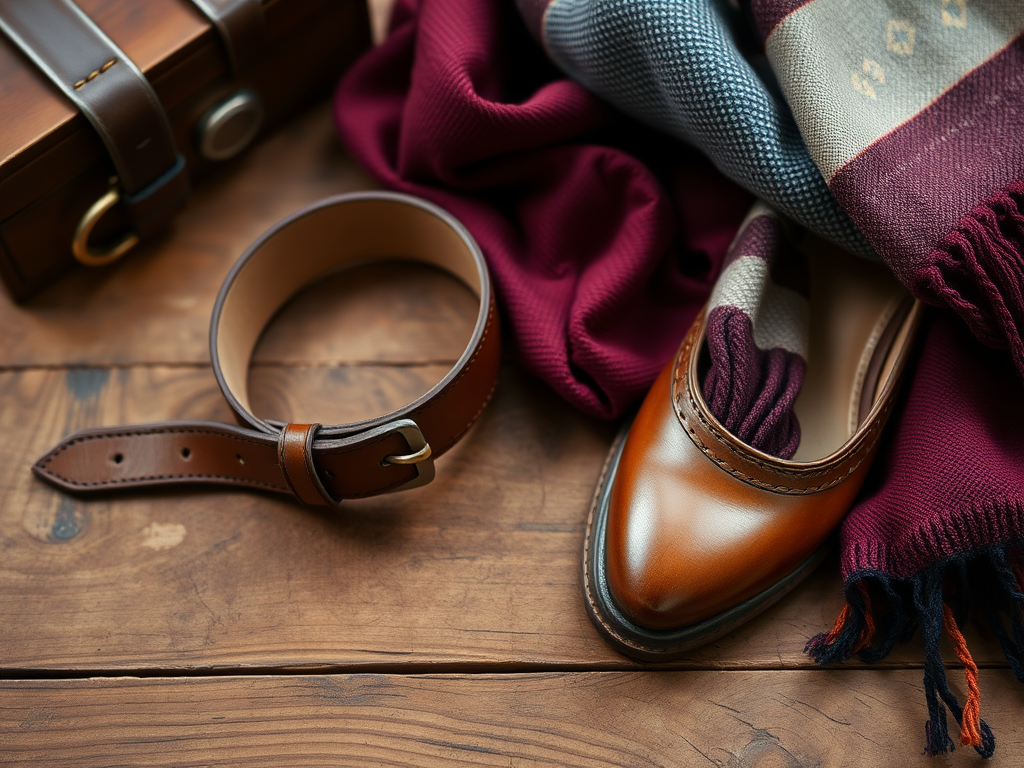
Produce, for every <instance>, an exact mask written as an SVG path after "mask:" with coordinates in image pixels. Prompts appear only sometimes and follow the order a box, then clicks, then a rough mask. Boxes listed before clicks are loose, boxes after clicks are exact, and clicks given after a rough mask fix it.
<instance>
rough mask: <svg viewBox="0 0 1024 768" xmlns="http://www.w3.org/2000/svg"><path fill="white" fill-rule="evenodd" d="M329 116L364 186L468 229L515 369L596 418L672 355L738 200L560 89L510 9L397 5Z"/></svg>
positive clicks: (577, 91) (653, 136)
mask: <svg viewBox="0 0 1024 768" xmlns="http://www.w3.org/2000/svg"><path fill="white" fill-rule="evenodd" d="M335 115H336V119H337V125H338V131H339V133H340V134H341V137H342V140H343V141H344V142H345V144H346V145H347V146H348V148H349V149H350V150H351V152H352V154H353V155H355V157H356V158H357V159H359V160H360V162H362V163H363V164H364V165H365V166H366V167H367V168H368V169H369V170H370V172H371V173H373V174H374V175H375V176H376V177H377V178H378V179H380V180H381V181H382V182H383V183H384V184H386V185H387V186H388V187H391V188H392V189H397V190H401V191H403V192H409V193H411V194H415V195H420V196H422V197H425V198H427V199H428V200H431V201H433V202H435V203H437V204H438V205H440V206H442V207H443V208H445V209H447V210H448V211H450V212H451V213H453V214H454V215H455V216H457V217H458V218H459V219H460V220H461V221H462V222H463V223H464V224H465V225H466V227H467V228H468V229H469V231H470V232H472V234H473V237H474V238H476V240H477V242H478V243H480V247H481V248H482V249H483V251H484V254H485V255H486V256H487V260H488V263H489V265H490V268H491V272H492V274H493V276H494V282H495V286H496V289H497V294H498V302H499V306H500V307H501V309H502V311H503V313H504V319H505V321H506V325H507V326H509V327H510V328H511V333H512V339H511V341H512V342H513V347H514V349H515V350H516V352H517V354H518V357H519V359H520V361H521V362H522V363H523V365H524V366H525V367H526V368H527V370H529V371H531V372H532V373H534V374H535V375H537V376H540V377H541V378H542V379H544V380H545V381H547V382H548V384H550V385H551V386H552V387H553V388H554V389H555V391H557V392H558V393H559V394H560V395H561V396H562V397H564V398H565V399H566V400H568V401H569V402H571V403H572V404H573V405H575V406H576V407H578V408H581V409H582V410H584V411H586V412H588V413H591V414H595V415H598V416H602V417H605V418H610V417H613V416H618V415H619V414H620V413H622V412H623V410H625V409H626V408H627V407H628V406H629V405H630V404H631V403H633V402H634V401H635V400H636V399H637V398H638V397H640V396H642V395H643V394H644V392H645V391H646V389H647V388H648V387H649V386H650V384H651V382H652V381H653V380H654V377H655V376H656V375H657V373H658V372H659V371H660V370H661V368H662V366H663V365H664V364H665V361H666V360H668V358H669V357H670V356H671V355H672V353H673V352H674V351H675V348H676V346H678V344H679V339H680V338H682V336H683V334H685V333H686V329H687V328H688V327H689V325H690V323H691V322H692V321H693V318H694V317H695V316H696V314H697V311H698V310H699V309H700V308H701V306H703V304H704V302H705V300H706V299H707V297H708V293H709V292H710V290H711V285H712V283H713V282H714V278H715V276H716V275H717V274H718V270H719V265H720V264H721V261H722V258H723V256H724V254H725V250H726V248H727V247H728V245H729V242H730V240H731V239H732V237H733V234H734V233H735V231H736V228H737V226H738V225H739V223H740V221H741V220H742V219H743V216H744V214H745V213H746V210H747V208H748V207H749V203H750V199H751V198H750V196H749V195H748V194H747V193H745V192H742V191H741V190H739V188H738V187H735V186H734V185H733V184H732V183H730V182H728V181H727V180H725V179H724V178H723V177H722V176H721V175H719V173H718V172H717V171H715V170H714V168H712V166H711V164H710V163H709V162H708V161H707V160H705V159H704V158H703V157H702V156H701V155H700V154H699V153H698V152H696V151H695V150H691V149H688V148H686V147H683V146H681V145H679V144H678V143H677V142H674V141H671V140H669V139H667V138H665V137H663V136H661V135H659V134H657V133H655V132H654V131H648V130H639V129H638V128H637V127H636V126H635V125H634V124H632V123H631V122H630V121H628V120H626V119H624V118H622V117H621V116H619V115H617V114H616V113H615V112H613V111H612V110H611V109H609V108H608V107H607V106H605V105H604V103H602V102H601V101H600V100H599V99H597V98H596V97H595V96H593V95H591V94H590V93H589V92H588V91H586V90H585V89H584V88H583V87H582V86H580V85H578V84H576V83H574V82H573V81H571V80H569V79H567V78H565V77H564V76H563V75H561V74H560V73H559V72H558V71H557V70H556V69H555V68H554V66H553V65H551V64H550V63H549V62H548V60H547V58H546V57H545V56H544V53H543V51H541V49H540V47H539V46H538V45H537V44H536V43H535V42H534V41H533V40H532V39H531V38H530V37H529V35H528V34H527V32H526V29H525V27H524V25H523V22H522V21H521V19H519V17H518V15H517V14H516V11H515V8H514V7H513V6H512V4H511V3H494V2H485V1H484V0H474V1H473V2H465V0H433V2H425V3H423V4H422V7H420V8H418V9H417V8H416V4H415V3H414V2H411V0H399V2H398V4H397V5H396V7H395V10H394V16H393V19H392V31H391V34H390V36H389V37H388V39H387V40H386V41H385V42H384V43H383V45H381V46H379V47H378V48H376V49H375V50H373V51H370V52H369V53H368V54H367V55H366V56H365V57H364V58H363V59H362V60H361V61H359V62H357V63H356V64H355V66H354V67H353V68H352V69H351V70H350V72H349V73H348V75H347V77H346V78H345V79H344V80H343V81H342V83H341V86H340V87H339V89H338V93H337V100H336V111H335ZM643 159H650V160H651V162H650V163H649V164H645V163H644V162H643Z"/></svg>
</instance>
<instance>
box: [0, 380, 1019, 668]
mask: <svg viewBox="0 0 1024 768" xmlns="http://www.w3.org/2000/svg"><path fill="white" fill-rule="evenodd" d="M445 371H446V367H445V366H439V365H425V366H381V367H374V366H354V367H345V368H331V367H314V368H299V369H293V368H286V367H278V366H265V367H259V368H257V369H256V371H255V372H254V375H253V391H254V403H255V407H256V408H257V410H258V412H261V413H265V414H266V415H272V416H277V417H280V418H294V419H298V420H303V419H314V418H315V419H316V420H324V421H325V422H328V423H329V422H330V421H339V422H341V421H350V420H355V419H357V418H360V417H365V416H367V415H369V414H370V413H381V412H386V411H387V410H390V409H391V408H394V407H395V406H397V405H399V404H402V403H404V402H407V401H408V400H410V399H412V398H414V397H415V396H416V395H418V394H419V393H420V392H422V391H425V390H426V389H427V388H429V386H430V385H431V384H433V383H434V382H435V381H436V380H438V379H439V378H440V377H441V376H442V375H443V374H444V372H445ZM0 402H2V403H4V408H3V409H2V410H0V431H2V432H3V434H5V435H6V437H7V440H5V441H4V442H3V443H2V444H0V488H3V493H4V499H5V503H4V504H3V506H2V509H0V551H2V552H3V555H2V557H0V583H2V584H4V585H5V588H4V589H3V590H0V646H2V647H3V648H4V654H3V657H2V660H0V670H6V671H5V674H6V675H8V676H11V675H17V674H20V673H19V670H23V671H28V670H34V671H40V670H66V671H69V672H75V671H77V672H78V673H82V672H83V671H84V672H88V671H96V670H107V671H110V670H115V671H123V672H128V671H131V670H140V669H141V670H145V669H149V670H178V671H182V672H188V671H190V670H194V669H197V668H198V669H219V670H224V669H229V668H264V669H267V668H271V669H276V668H288V669H302V668H333V669H357V668H365V667H372V668H377V669H395V668H402V669H419V668H439V669H447V670H468V669H471V668H474V669H491V668H500V669H534V668H544V667H551V666H554V667H557V668H601V669H607V668H629V667H636V666H638V665H636V664H634V663H633V662H630V661H628V660H626V659H624V658H622V657H620V656H618V655H617V654H616V653H614V652H613V651H611V650H610V649H609V648H608V646H606V645H605V643H604V642H603V641H602V640H601V639H600V638H599V636H598V635H597V634H596V632H595V631H594V630H593V628H592V627H591V626H590V623H589V621H588V619H587V617H586V615H585V613H584V609H583V600H582V595H581V592H580V587H579V576H578V574H579V561H580V548H581V543H582V537H583V527H584V523H585V519H586V514H587V510H588V507H589V503H590V499H591V495H592V493H593V488H594V483H595V481H596V479H597V475H598V473H599V471H600V467H601V465H602V462H603V460H604V456H605V452H606V450H607V446H608V444H609V442H610V441H611V437H612V431H613V425H609V424H604V423H600V422H597V421H594V420H591V419H588V418H585V417H583V416H581V415H579V414H578V413H575V412H574V411H572V410H571V409H569V408H567V407H565V406H564V404H563V403H561V401H559V400H558V399H557V398H556V397H555V396H554V395H553V394H552V393H551V392H550V391H548V390H547V389H546V387H544V386H543V385H541V384H540V383H539V382H537V381H535V380H533V379H530V378H529V377H526V376H525V375H523V374H522V373H520V372H518V371H517V370H516V369H515V368H513V367H511V366H509V367H508V368H506V370H505V372H504V375H503V377H502V380H501V382H500V384H499V388H498V391H497V394H496V397H495V400H494V402H493V403H492V405H491V407H490V408H489V409H488V410H487V411H486V412H485V414H484V416H483V417H482V419H481V421H480V423H479V424H478V425H477V426H476V427H475V428H474V429H473V430H472V431H471V432H470V433H469V435H468V436H467V437H466V439H465V440H464V441H463V442H462V443H460V444H459V445H458V446H456V448H455V449H453V450H452V451H451V452H450V453H449V454H448V455H446V456H444V457H443V458H442V459H441V460H440V461H439V462H438V477H437V479H436V481H435V482H434V483H433V484H432V485H430V486H427V487H426V488H423V489H419V490H417V491H413V492H409V493H405V494H398V495H394V496H383V497H379V498H376V499H368V500H364V501H359V502H352V503H348V504H346V505H345V506H344V507H343V508H342V509H341V510H339V511H336V512H319V511H313V510H309V509H305V508H302V507H301V506H299V505H297V504H295V503H293V502H291V501H289V500H288V499H286V498H284V497H276V496H272V495H264V494H257V493H251V492H244V491H235V490H226V489H225V490H221V491H199V490H195V491H173V492H166V491H165V492H150V493H134V494H130V495H120V496H117V495H111V496H107V497H103V498H99V499H94V500H90V501H84V500H78V499H74V498H72V497H69V496H65V495H62V494H60V493H58V492H56V491H54V490H52V489H50V488H49V487H48V486H45V485H43V484H42V483H40V482H38V481H37V480H35V478H34V477H32V475H31V473H30V471H29V467H30V465H31V463H32V461H33V460H34V459H35V458H36V457H38V456H39V455H40V454H42V453H43V452H44V451H45V450H46V449H47V448H48V447H49V446H50V445H51V444H53V443H54V442H55V441H56V440H57V439H58V438H60V437H61V436H63V435H65V434H67V433H69V432H71V431H73V430H76V429H80V428H83V427H87V426H94V425H110V424H124V423H138V422H145V421H154V420H163V419H184V418H202V419H218V420H226V419H227V418H228V411H227V406H226V405H225V404H224V403H223V402H222V400H221V398H220V396H219V392H218V390H217V389H216V385H215V383H214V380H213V377H212V375H211V373H210V371H209V370H208V369H205V368H195V367H177V368H168V367H159V366H157V367H144V368H129V369H115V370H112V371H111V370H106V369H83V370H69V371H62V370H32V371H23V372H17V373H6V374H0ZM838 570H839V569H838V564H837V563H836V562H835V559H832V560H831V561H829V562H828V563H827V564H826V565H825V566H824V567H823V568H822V569H820V570H819V572H818V573H817V574H816V575H815V576H814V577H813V578H812V579H811V580H810V581H808V582H807V583H805V584H804V585H802V586H801V587H800V588H799V589H798V590H797V591H796V592H795V593H794V594H793V595H791V596H790V597H788V598H787V599H786V600H784V601H782V602H781V603H780V604H779V605H778V606H776V607H775V608H773V609H772V610H770V611H769V612H768V613H766V614H765V615H764V616H762V617H760V618H758V619H756V620H755V621H753V622H751V623H749V624H747V625H745V626H743V627H741V628H740V629H739V630H738V631H737V632H735V633H733V634H731V635H729V636H728V637H726V638H724V639H722V640H721V641H718V642H716V643H714V644H712V645H711V646H708V647H706V648H703V649H700V650H698V651H695V652H694V653H693V654H692V656H691V657H690V658H688V659H686V660H684V661H682V662H680V664H679V665H678V666H682V667H690V668H695V667H696V668H745V667H761V668H766V667H771V668H774V667H785V668H789V667H807V666H810V662H809V660H808V659H807V658H806V657H805V656H804V655H803V653H802V649H803V645H804V643H805V642H806V640H807V638H808V637H810V636H811V635H813V634H814V633H816V632H818V631H821V630H823V629H827V628H828V627H829V626H830V625H831V623H832V621H833V619H834V617H835V615H836V613H837V612H838V609H839V607H840V601H841V596H840V595H841V588H840V583H839V578H838ZM969 642H970V646H971V649H972V651H973V652H974V654H975V658H976V659H977V660H978V661H979V663H982V664H996V665H1001V664H1003V663H1004V662H1003V660H1002V655H1001V653H1000V652H999V650H998V648H997V647H996V646H995V645H994V644H992V643H985V642H983V641H981V640H980V639H979V638H977V637H976V636H973V635H970V636H969ZM947 656H948V658H949V659H950V661H951V662H952V661H954V659H955V657H954V656H953V655H952V654H947ZM920 663H921V652H920V649H919V646H918V645H917V644H916V643H915V644H911V645H909V646H907V647H904V648H901V649H900V650H898V651H897V652H895V653H894V654H893V656H892V657H891V658H890V659H889V660H888V661H887V662H886V664H887V665H889V666H901V665H904V666H905V665H920Z"/></svg>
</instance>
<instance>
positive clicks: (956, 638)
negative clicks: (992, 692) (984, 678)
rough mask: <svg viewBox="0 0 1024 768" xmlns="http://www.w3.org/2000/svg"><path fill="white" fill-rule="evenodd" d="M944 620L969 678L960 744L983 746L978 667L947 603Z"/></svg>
mask: <svg viewBox="0 0 1024 768" xmlns="http://www.w3.org/2000/svg"><path fill="white" fill-rule="evenodd" d="M942 619H943V623H944V624H945V625H946V631H947V632H948V633H949V636H950V637H951V638H952V639H953V647H954V649H955V650H956V655H957V656H958V657H959V658H960V662H961V663H962V664H963V665H964V677H966V678H967V701H966V703H965V704H964V714H963V718H962V719H961V722H960V743H961V744H963V745H964V746H965V747H980V746H981V689H980V688H979V687H978V665H977V664H975V663H974V659H973V658H972V657H971V652H970V651H968V650H967V641H966V640H965V639H964V636H963V634H962V633H961V632H960V628H959V627H958V626H957V625H956V619H954V618H953V612H952V611H951V610H950V609H949V606H948V605H946V604H945V603H943V604H942Z"/></svg>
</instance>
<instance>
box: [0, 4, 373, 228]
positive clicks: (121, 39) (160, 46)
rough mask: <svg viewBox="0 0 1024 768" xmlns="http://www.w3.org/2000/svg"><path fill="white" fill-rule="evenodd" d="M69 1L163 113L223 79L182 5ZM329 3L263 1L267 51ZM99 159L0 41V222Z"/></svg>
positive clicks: (213, 50) (208, 43)
mask: <svg viewBox="0 0 1024 768" xmlns="http://www.w3.org/2000/svg"><path fill="white" fill-rule="evenodd" d="M348 1H349V2H352V3H353V4H355V3H359V4H360V5H362V4H363V2H364V0H348ZM76 2H77V4H78V5H79V6H80V7H81V8H82V10H83V11H85V13H86V14H87V15H88V16H89V17H90V18H91V19H92V20H93V21H95V22H96V24H97V25H98V26H99V27H100V28H101V29H102V30H103V31H104V32H105V33H106V34H107V35H108V36H109V37H110V38H111V39H112V40H113V41H114V42H115V43H116V44H117V45H118V46H119V47H120V48H121V49H122V50H124V52H125V53H126V54H127V55H128V56H129V57H130V58H131V59H132V60H133V61H134V62H135V63H136V64H137V65H138V67H139V68H140V69H141V70H142V71H143V73H145V75H146V77H147V79H148V80H149V81H150V83H151V84H152V85H153V88H154V90H155V91H156V93H157V95H158V96H159V97H160V100H161V102H162V103H163V105H164V108H165V109H167V110H168V111H170V110H172V109H174V107H175V106H177V105H178V104H180V103H182V102H183V101H185V100H186V99H187V98H188V97H189V96H191V95H192V94H194V93H196V92H198V91H199V90H201V89H202V88H204V87H205V86H207V85H209V84H210V83H212V82H214V81H215V80H217V79H218V78H222V77H224V76H225V75H226V74H227V56H226V53H225V51H224V49H223V45H222V43H221V41H220V38H219V37H218V35H217V33H216V31H215V30H214V29H213V26H212V25H211V24H210V22H209V21H208V20H207V18H206V17H205V16H203V14H202V13H201V12H200V11H199V10H198V8H196V7H195V6H194V5H193V4H192V3H191V2H188V0H76ZM331 2H333V3H338V2H339V0H264V3H263V6H264V13H265V15H266V22H267V37H268V42H269V43H270V44H271V45H273V43H274V42H275V40H277V39H279V38H281V37H283V36H284V35H286V34H287V33H288V32H289V31H290V30H291V29H292V28H294V27H295V26H296V25H298V24H301V23H302V22H303V21H304V20H305V19H307V18H308V17H309V16H310V15H311V14H313V13H315V12H317V11H318V10H320V9H321V8H322V7H324V6H326V5H327V4H328V3H331ZM365 15H366V11H365V7H363V8H361V16H362V17H363V18H364V19H365ZM364 23H365V22H364ZM102 152H103V147H102V144H100V142H99V141H98V137H96V136H95V132H94V131H93V128H92V126H91V125H90V124H89V122H88V120H87V119H86V118H85V117H84V116H83V115H81V114H79V112H78V111H77V109H75V107H74V106H73V105H72V104H71V102H70V101H68V99H67V98H66V97H65V96H64V95H63V94H62V93H61V92H60V91H59V90H58V89H57V87H56V86H55V85H53V84H52V83H51V82H50V81H49V80H48V79H47V78H46V76H45V75H44V74H43V73H42V72H40V71H38V70H37V69H36V68H35V67H34V66H33V65H32V63H31V62H30V61H29V60H28V59H27V58H26V57H25V56H24V55H23V54H22V53H21V51H19V50H18V49H17V48H16V47H15V46H14V44H13V43H11V41H9V40H8V39H7V38H6V37H4V36H3V35H0V221H3V220H5V219H6V218H7V217H8V216H10V215H12V214H14V213H16V212H17V211H18V210H20V209H21V208H23V207H25V206H26V205H28V204H30V203H31V202H32V201H33V200H35V199H37V198H39V197H40V196H42V195H44V194H46V192H48V191H49V190H52V189H53V188H55V187H56V186H58V185H59V184H61V183H62V182H63V181H65V180H67V179H70V178H71V177H72V176H74V175H75V174H77V173H79V172H81V171H82V170H83V169H84V168H86V167H88V166H89V165H91V164H92V163H94V162H96V160H97V159H99V157H100V156H101V154H102Z"/></svg>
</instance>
